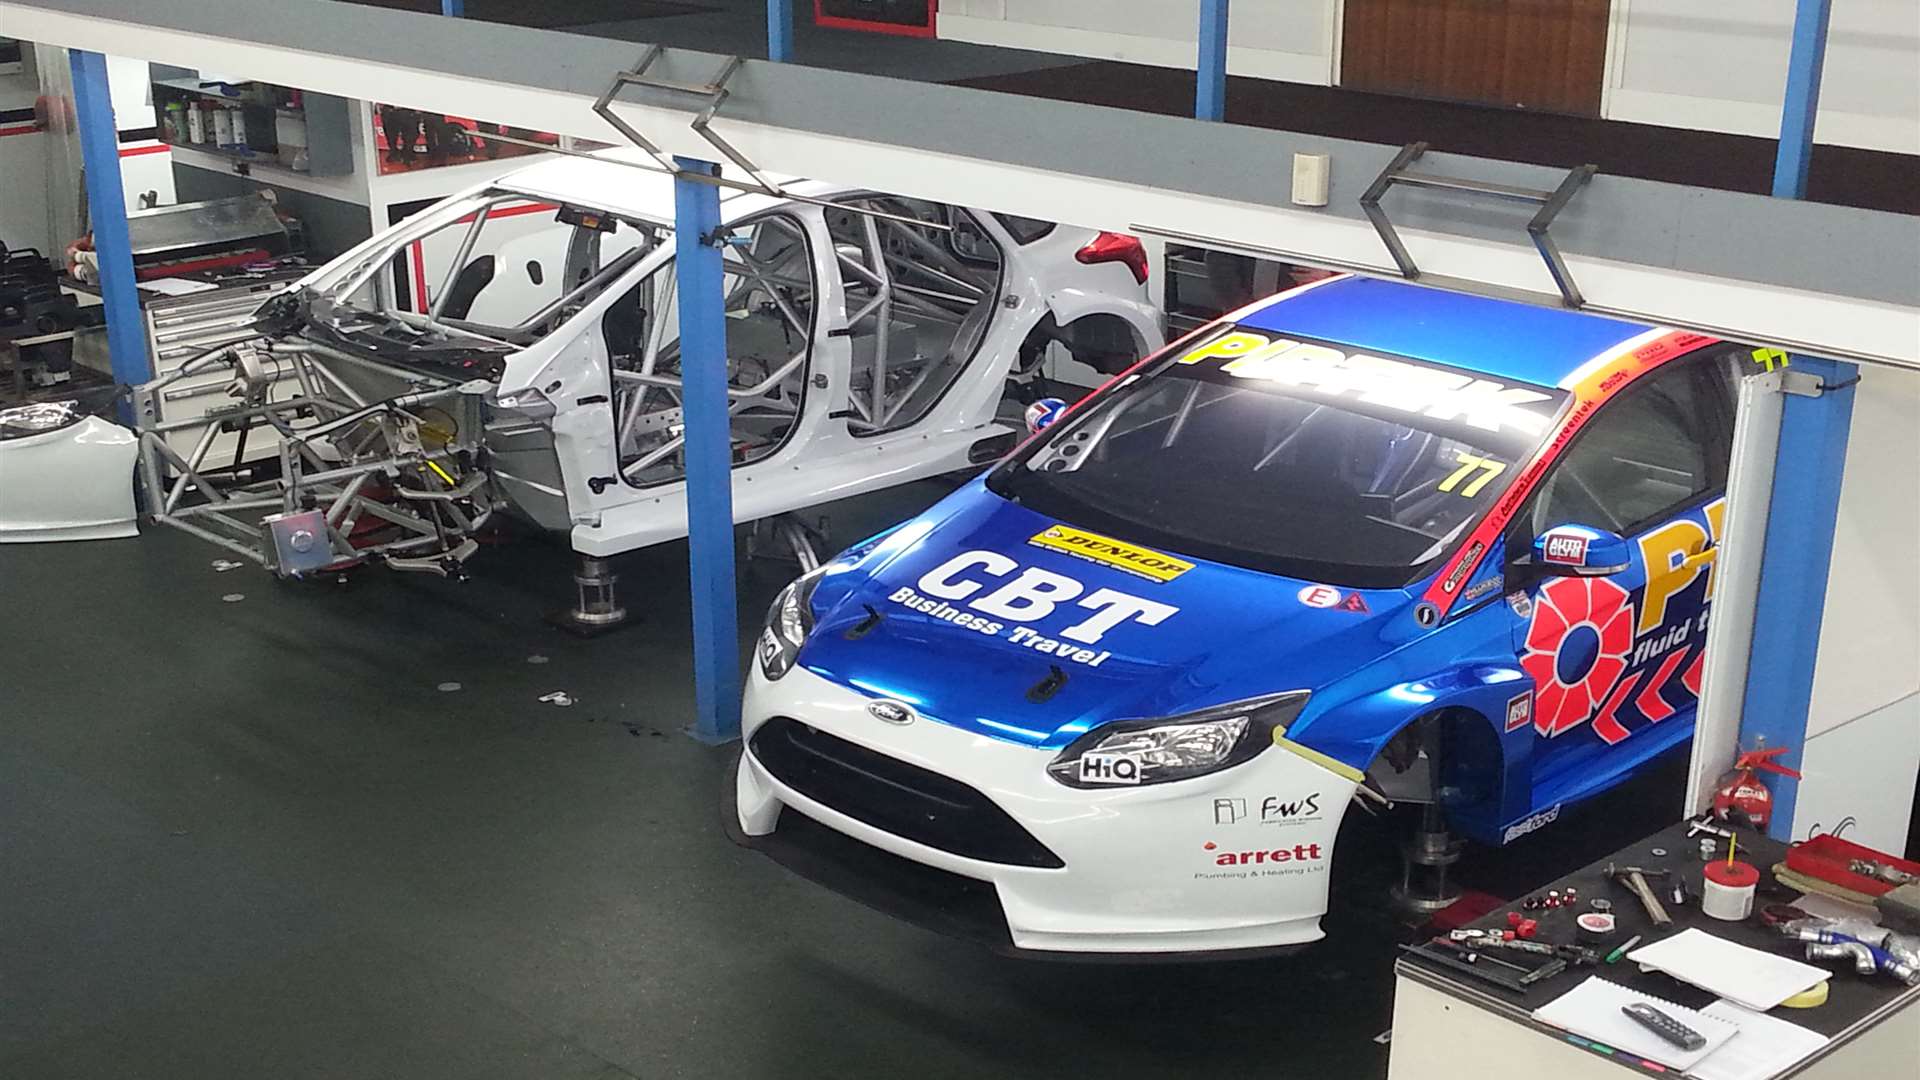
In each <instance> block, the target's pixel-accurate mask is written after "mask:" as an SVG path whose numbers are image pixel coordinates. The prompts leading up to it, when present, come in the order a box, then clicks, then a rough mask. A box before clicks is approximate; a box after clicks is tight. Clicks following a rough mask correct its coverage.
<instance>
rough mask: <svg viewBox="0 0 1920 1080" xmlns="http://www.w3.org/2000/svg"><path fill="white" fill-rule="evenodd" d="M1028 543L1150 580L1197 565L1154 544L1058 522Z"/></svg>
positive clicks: (1170, 577)
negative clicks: (1145, 545)
mask: <svg viewBox="0 0 1920 1080" xmlns="http://www.w3.org/2000/svg"><path fill="white" fill-rule="evenodd" d="M1027 543H1029V544H1032V545H1034V546H1035V547H1043V548H1047V549H1049V550H1051V551H1059V552H1064V553H1066V554H1068V555H1072V556H1074V557H1076V558H1081V559H1085V560H1087V561H1088V562H1096V563H1099V564H1100V565H1102V566H1111V567H1113V568H1114V569H1116V570H1125V571H1126V572H1127V573H1129V574H1136V575H1138V576H1140V577H1143V578H1146V579H1147V580H1149V581H1172V580H1173V579H1174V578H1177V577H1179V576H1180V575H1181V574H1184V573H1186V572H1187V571H1189V570H1191V569H1193V564H1192V563H1190V562H1188V561H1186V560H1185V559H1177V558H1175V557H1173V556H1172V555H1163V554H1161V553H1160V552H1158V551H1155V550H1153V549H1152V548H1143V547H1138V546H1136V545H1133V544H1129V543H1127V542H1125V541H1124V540H1115V539H1114V538H1113V537H1111V536H1101V535H1100V534H1099V533H1090V532H1086V531H1083V530H1081V529H1072V528H1068V527H1067V526H1065V525H1055V526H1053V527H1051V528H1048V529H1046V530H1044V531H1042V532H1040V533H1038V534H1036V535H1035V536H1034V537H1033V538H1032V539H1030V540H1028V541H1027Z"/></svg>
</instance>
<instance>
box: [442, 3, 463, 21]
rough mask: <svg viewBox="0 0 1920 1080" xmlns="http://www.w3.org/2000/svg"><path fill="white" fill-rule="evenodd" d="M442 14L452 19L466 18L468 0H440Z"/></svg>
mask: <svg viewBox="0 0 1920 1080" xmlns="http://www.w3.org/2000/svg"><path fill="white" fill-rule="evenodd" d="M440 14H442V15H445V16H447V17H448V18H450V19H464V18H466V15H467V0H440Z"/></svg>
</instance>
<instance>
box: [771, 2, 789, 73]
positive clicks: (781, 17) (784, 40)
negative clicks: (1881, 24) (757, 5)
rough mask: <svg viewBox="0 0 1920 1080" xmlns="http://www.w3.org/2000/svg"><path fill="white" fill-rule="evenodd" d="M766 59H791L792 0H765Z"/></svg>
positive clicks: (783, 60) (784, 60)
mask: <svg viewBox="0 0 1920 1080" xmlns="http://www.w3.org/2000/svg"><path fill="white" fill-rule="evenodd" d="M767 59H769V60H779V61H781V62H783V63H784V62H786V61H788V60H791V59H793V0H767Z"/></svg>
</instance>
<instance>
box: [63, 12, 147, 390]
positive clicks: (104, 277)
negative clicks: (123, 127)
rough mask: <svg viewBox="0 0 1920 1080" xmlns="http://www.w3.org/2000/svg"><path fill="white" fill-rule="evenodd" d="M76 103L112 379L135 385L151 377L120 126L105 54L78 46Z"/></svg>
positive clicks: (72, 56)
mask: <svg viewBox="0 0 1920 1080" xmlns="http://www.w3.org/2000/svg"><path fill="white" fill-rule="evenodd" d="M68 64H69V66H70V67H71V68H72V69H73V107H74V112H75V113H76V114H77V119H78V120H79V123H80V160H81V163H82V164H83V165H85V166H86V171H87V219H88V220H89V221H90V222H92V224H93V251H94V254H95V255H96V256H98V257H99V259H100V296H101V299H102V300H103V302H104V303H105V305H106V314H107V350H108V352H109V353H110V354H111V356H112V360H113V381H114V382H117V383H120V384H122V385H126V386H133V385H137V384H139V383H143V382H146V381H147V380H149V379H151V378H153V371H152V368H151V367H150V366H149V364H148V362H147V329H146V323H145V321H144V320H143V319H142V318H141V317H140V294H139V292H138V291H137V290H136V288H135V286H134V283H133V243H132V241H131V240H129V239H128V237H127V196H126V192H125V190H124V189H123V188H122V186H121V182H120V129H119V128H118V127H117V126H116V125H115V124H114V122H113V97H112V95H111V94H110V93H109V92H108V90H107V58H106V57H104V56H102V55H100V54H99V53H97V52H84V51H82V50H79V49H74V50H73V51H71V52H70V53H68Z"/></svg>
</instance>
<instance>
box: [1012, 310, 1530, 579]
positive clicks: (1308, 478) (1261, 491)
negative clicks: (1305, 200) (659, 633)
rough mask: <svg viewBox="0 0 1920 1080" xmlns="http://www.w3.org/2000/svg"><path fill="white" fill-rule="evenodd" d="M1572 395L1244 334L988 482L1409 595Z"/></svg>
mask: <svg viewBox="0 0 1920 1080" xmlns="http://www.w3.org/2000/svg"><path fill="white" fill-rule="evenodd" d="M1565 399H1566V395H1565V394H1564V393H1563V392H1561V391H1557V390H1548V389H1544V388H1541V387H1535V386H1514V385H1509V384H1504V383H1500V382H1497V381H1494V380H1490V379H1486V378H1482V377H1479V376H1476V375H1474V374H1472V373H1469V372H1464V371H1458V370H1455V369H1451V368H1445V367H1440V366H1437V365H1432V364H1426V363H1422V362H1419V361H1415V360H1410V359H1406V358H1403V357H1387V356H1379V355H1374V354H1368V353H1363V352H1355V351H1352V350H1350V349H1348V348H1345V347H1342V346H1336V345H1330V344H1327V343H1324V342H1315V341H1302V340H1295V339H1289V338H1285V337H1282V336H1278V335H1275V334H1272V333H1268V332H1264V331H1255V330H1248V329H1245V328H1233V329H1229V330H1226V331H1224V332H1222V333H1219V334H1216V335H1214V336H1212V337H1210V338H1208V339H1205V340H1203V341H1202V342H1200V343H1199V344H1198V345H1196V346H1193V347H1190V348H1188V349H1187V350H1186V351H1184V352H1182V353H1180V354H1177V355H1176V356H1174V357H1172V358H1170V359H1168V360H1166V361H1164V362H1162V363H1161V364H1160V365H1158V366H1157V367H1156V368H1155V369H1153V370H1151V371H1149V372H1147V373H1144V374H1141V375H1136V376H1134V377H1133V378H1132V379H1131V381H1129V382H1124V383H1122V384H1120V385H1117V386H1115V387H1114V388H1112V389H1111V390H1109V391H1107V392H1106V393H1104V394H1102V395H1101V396H1100V397H1099V398H1097V399H1095V401H1093V402H1092V403H1090V404H1089V405H1088V406H1087V407H1084V408H1082V409H1079V410H1076V411H1075V413H1074V414H1073V415H1072V416H1071V417H1070V418H1069V419H1068V420H1067V421H1066V422H1063V423H1061V424H1059V425H1057V426H1056V427H1055V428H1054V429H1053V430H1051V431H1049V432H1048V433H1047V435H1046V437H1045V438H1043V439H1040V440H1036V442H1035V443H1034V444H1032V445H1029V446H1028V447H1027V448H1026V450H1024V451H1023V452H1022V453H1021V454H1019V455H1016V456H1015V457H1014V458H1013V459H1011V460H1009V461H1008V462H1007V463H1006V464H1005V465H1003V466H1002V467H1001V468H1000V469H998V470H996V471H995V473H994V474H993V476H992V477H991V478H989V481H988V483H989V487H991V488H992V489H993V490H994V491H996V492H997V493H999V494H1000V495H1002V496H1004V497H1006V498H1008V499H1011V500H1014V501H1016V502H1019V503H1021V504H1022V505H1025V506H1029V507H1031V508H1032V509H1034V510H1036V511H1038V512H1040V513H1044V514H1047V515H1050V516H1053V517H1058V518H1062V519H1065V520H1068V521H1072V522H1075V523H1081V524H1084V525H1086V526H1087V527H1089V528H1095V529H1100V530H1102V531H1105V532H1110V533H1112V534H1113V535H1115V536H1119V537H1123V538H1126V539H1128V540H1133V541H1136V542H1140V543H1146V544H1151V545H1153V546H1155V547H1164V548H1168V549H1171V550H1173V551H1178V552H1182V553H1185V554H1190V555H1196V556H1199V557H1201V558H1206V559H1212V560H1214V561H1218V562H1226V563H1231V564H1233V565H1237V566H1245V567H1248V568H1250V569H1255V570H1262V571H1266V572H1270V573H1280V574H1286V575H1288V576H1291V577H1298V578H1304V579H1308V580H1312V581H1323V582H1328V583H1331V584H1338V585H1346V586H1349V587H1355V588H1391V587H1399V586H1404V585H1407V584H1410V583H1412V582H1413V581H1416V580H1418V579H1419V578H1420V577H1421V576H1423V575H1424V573H1426V572H1427V571H1428V570H1429V569H1430V568H1431V567H1432V565H1433V564H1434V563H1435V562H1436V561H1437V560H1439V559H1440V558H1441V556H1443V555H1444V554H1446V552H1447V551H1448V550H1449V549H1450V548H1451V546H1452V545H1453V543H1454V541H1455V539H1456V538H1458V537H1459V536H1460V535H1461V534H1462V533H1463V532H1464V531H1465V530H1466V529H1467V527H1468V526H1469V525H1470V524H1471V523H1472V522H1473V521H1474V520H1476V519H1477V518H1478V517H1479V516H1480V515H1481V514H1482V513H1483V512H1484V511H1485V510H1486V509H1487V507H1488V506H1490V505H1491V504H1492V503H1493V501H1494V500H1495V499H1496V498H1497V497H1498V496H1499V495H1500V493H1501V492H1502V491H1504V490H1505V489H1506V487H1507V485H1508V484H1509V483H1510V482H1511V481H1512V479H1513V477H1514V475H1515V474H1516V473H1517V472H1518V471H1519V466H1520V465H1522V464H1523V463H1524V462H1525V461H1526V460H1527V459H1528V458H1529V457H1530V456H1531V455H1532V454H1533V452H1534V450H1535V448H1536V447H1537V446H1538V445H1539V443H1540V441H1541V439H1542V438H1543V437H1544V436H1545V435H1546V433H1547V432H1548V431H1549V430H1550V429H1551V427H1552V425H1553V420H1554V417H1555V416H1556V414H1557V413H1558V411H1559V409H1560V408H1561V406H1562V404H1563V403H1564V401H1565Z"/></svg>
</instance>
